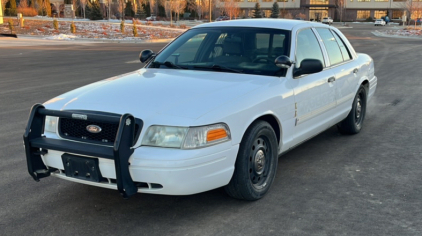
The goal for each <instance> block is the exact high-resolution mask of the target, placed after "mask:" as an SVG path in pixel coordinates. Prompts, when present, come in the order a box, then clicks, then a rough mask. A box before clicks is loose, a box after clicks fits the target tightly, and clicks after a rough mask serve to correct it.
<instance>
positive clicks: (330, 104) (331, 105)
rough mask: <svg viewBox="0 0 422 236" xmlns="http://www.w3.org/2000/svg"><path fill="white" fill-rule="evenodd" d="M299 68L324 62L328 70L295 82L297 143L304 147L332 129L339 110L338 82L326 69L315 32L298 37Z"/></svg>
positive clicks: (304, 76) (296, 65)
mask: <svg viewBox="0 0 422 236" xmlns="http://www.w3.org/2000/svg"><path fill="white" fill-rule="evenodd" d="M296 42H297V43H296V51H295V53H296V55H295V61H296V64H295V67H296V68H298V67H299V66H300V63H301V62H302V60H304V59H317V60H320V61H321V62H322V64H323V66H324V70H323V71H321V72H318V73H314V74H305V75H301V76H298V77H295V78H294V79H293V91H294V96H295V107H296V124H295V134H294V143H295V144H298V143H301V142H303V141H305V140H307V139H309V138H311V137H313V136H315V135H317V134H318V133H320V132H322V131H324V130H325V129H327V128H328V126H329V125H330V123H331V122H330V121H331V120H332V119H333V117H334V112H335V107H336V96H335V86H336V82H335V78H334V74H333V73H332V71H331V70H329V69H327V68H326V66H325V65H326V62H325V59H324V56H323V52H322V49H321V46H320V44H319V42H318V39H317V37H316V36H315V33H314V32H313V30H312V29H311V28H308V29H304V30H301V31H300V32H299V33H298V34H297V41H296Z"/></svg>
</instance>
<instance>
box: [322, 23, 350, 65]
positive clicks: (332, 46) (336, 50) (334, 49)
mask: <svg viewBox="0 0 422 236" xmlns="http://www.w3.org/2000/svg"><path fill="white" fill-rule="evenodd" d="M316 30H317V31H318V34H319V36H321V39H322V42H323V43H324V45H325V48H326V49H327V53H328V58H330V62H331V65H335V64H338V63H341V62H343V55H342V54H341V50H340V47H339V45H338V43H337V41H336V39H335V38H334V35H333V34H332V33H331V31H330V30H329V29H324V28H316Z"/></svg>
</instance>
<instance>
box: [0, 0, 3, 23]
mask: <svg viewBox="0 0 422 236" xmlns="http://www.w3.org/2000/svg"><path fill="white" fill-rule="evenodd" d="M2 6H3V3H2V2H1V0H0V24H3V10H2V9H1V7H2Z"/></svg>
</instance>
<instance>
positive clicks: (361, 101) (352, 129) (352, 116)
mask: <svg viewBox="0 0 422 236" xmlns="http://www.w3.org/2000/svg"><path fill="white" fill-rule="evenodd" d="M366 100H367V93H366V89H365V87H364V86H363V85H361V86H360V87H359V90H358V92H357V93H356V96H355V99H354V101H353V105H352V110H351V111H350V113H349V115H348V116H347V117H346V119H344V120H343V121H342V122H340V123H339V124H337V128H338V130H339V131H340V132H341V133H344V134H357V133H359V132H360V130H361V129H362V125H363V120H364V119H365V114H366Z"/></svg>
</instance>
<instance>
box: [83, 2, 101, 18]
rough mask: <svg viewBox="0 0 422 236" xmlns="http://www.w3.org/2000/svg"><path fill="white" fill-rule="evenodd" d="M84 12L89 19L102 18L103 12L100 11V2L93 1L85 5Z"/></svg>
mask: <svg viewBox="0 0 422 236" xmlns="http://www.w3.org/2000/svg"><path fill="white" fill-rule="evenodd" d="M86 14H87V16H88V18H89V19H90V20H102V19H103V14H102V13H101V7H100V2H99V1H95V2H93V3H90V1H88V4H87V5H86Z"/></svg>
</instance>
